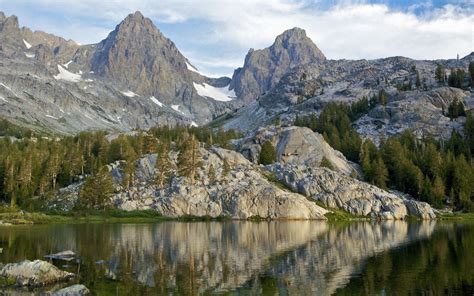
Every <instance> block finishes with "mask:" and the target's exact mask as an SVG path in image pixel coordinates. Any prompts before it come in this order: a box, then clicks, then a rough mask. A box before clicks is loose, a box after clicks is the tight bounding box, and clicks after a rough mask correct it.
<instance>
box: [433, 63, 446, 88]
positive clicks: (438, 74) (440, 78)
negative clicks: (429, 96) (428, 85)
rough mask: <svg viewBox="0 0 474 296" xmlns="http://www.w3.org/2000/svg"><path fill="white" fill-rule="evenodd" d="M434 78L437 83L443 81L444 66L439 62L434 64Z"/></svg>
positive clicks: (442, 82)
mask: <svg viewBox="0 0 474 296" xmlns="http://www.w3.org/2000/svg"><path fill="white" fill-rule="evenodd" d="M435 78H436V81H437V82H438V83H439V84H444V82H445V70H444V67H443V66H441V64H438V65H437V66H436V70H435Z"/></svg>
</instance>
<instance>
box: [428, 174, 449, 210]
mask: <svg viewBox="0 0 474 296" xmlns="http://www.w3.org/2000/svg"><path fill="white" fill-rule="evenodd" d="M445 190H446V189H445V186H444V181H443V179H442V178H441V177H440V176H436V177H435V179H434V182H433V199H432V200H431V203H432V204H433V205H434V206H436V207H441V206H442V204H443V201H444V196H445Z"/></svg>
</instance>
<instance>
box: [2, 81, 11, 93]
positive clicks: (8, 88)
mask: <svg viewBox="0 0 474 296" xmlns="http://www.w3.org/2000/svg"><path fill="white" fill-rule="evenodd" d="M0 86H3V87H4V88H6V89H7V90H9V91H12V89H11V88H10V87H8V86H6V85H5V84H3V83H1V82H0Z"/></svg>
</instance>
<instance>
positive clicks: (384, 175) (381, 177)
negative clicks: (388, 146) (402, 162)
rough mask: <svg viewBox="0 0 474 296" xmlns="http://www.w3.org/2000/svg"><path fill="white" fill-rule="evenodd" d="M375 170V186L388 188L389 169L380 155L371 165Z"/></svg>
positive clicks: (373, 170)
mask: <svg viewBox="0 0 474 296" xmlns="http://www.w3.org/2000/svg"><path fill="white" fill-rule="evenodd" d="M371 168H372V172H373V183H374V185H375V186H377V187H380V188H383V189H386V188H387V181H388V170H387V167H386V166H385V163H384V162H383V159H382V157H381V156H380V155H378V156H377V158H376V160H375V161H374V162H373V163H372V165H371Z"/></svg>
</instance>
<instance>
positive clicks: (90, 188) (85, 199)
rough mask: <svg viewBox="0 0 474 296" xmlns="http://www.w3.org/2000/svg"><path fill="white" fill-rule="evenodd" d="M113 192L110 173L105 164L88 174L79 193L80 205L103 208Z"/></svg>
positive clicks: (88, 207) (107, 203)
mask: <svg viewBox="0 0 474 296" xmlns="http://www.w3.org/2000/svg"><path fill="white" fill-rule="evenodd" d="M113 192H114V188H113V182H112V175H111V174H110V172H109V170H108V169H107V167H106V166H104V167H102V168H101V169H99V171H98V172H97V174H96V175H94V176H89V177H88V178H87V179H86V182H85V183H84V186H83V187H82V189H81V192H80V194H79V202H80V205H81V206H82V207H84V208H87V209H92V208H94V209H103V210H105V208H106V207H107V206H108V205H109V204H110V201H111V200H110V199H111V197H112V194H113Z"/></svg>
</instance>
